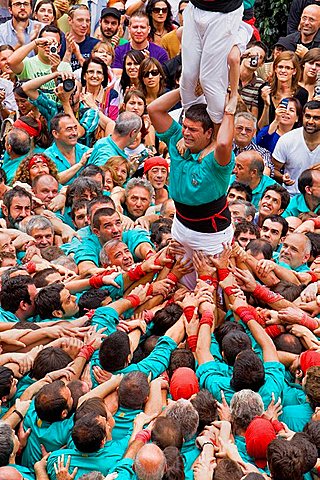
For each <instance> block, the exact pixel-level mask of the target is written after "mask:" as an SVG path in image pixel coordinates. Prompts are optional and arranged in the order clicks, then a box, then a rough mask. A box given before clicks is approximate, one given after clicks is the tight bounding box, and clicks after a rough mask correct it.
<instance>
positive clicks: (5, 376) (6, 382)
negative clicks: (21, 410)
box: [0, 366, 14, 399]
mask: <svg viewBox="0 0 320 480" xmlns="http://www.w3.org/2000/svg"><path fill="white" fill-rule="evenodd" d="M13 377H14V375H13V371H12V370H11V368H8V367H2V366H1V367H0V399H1V398H2V397H6V396H7V395H9V393H10V389H11V385H12V380H13Z"/></svg>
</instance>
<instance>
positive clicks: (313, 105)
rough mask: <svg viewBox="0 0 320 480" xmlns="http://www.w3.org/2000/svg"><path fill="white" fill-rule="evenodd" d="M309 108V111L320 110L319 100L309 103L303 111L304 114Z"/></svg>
mask: <svg viewBox="0 0 320 480" xmlns="http://www.w3.org/2000/svg"><path fill="white" fill-rule="evenodd" d="M307 108H309V110H319V109H320V101H319V100H310V102H307V103H306V104H305V105H304V107H303V110H302V113H303V114H304V113H305V111H306V109H307Z"/></svg>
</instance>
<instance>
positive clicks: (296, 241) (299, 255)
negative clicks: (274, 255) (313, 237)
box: [279, 233, 311, 272]
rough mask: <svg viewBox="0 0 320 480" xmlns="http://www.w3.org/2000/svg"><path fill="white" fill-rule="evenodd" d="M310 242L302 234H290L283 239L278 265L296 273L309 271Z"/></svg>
mask: <svg viewBox="0 0 320 480" xmlns="http://www.w3.org/2000/svg"><path fill="white" fill-rule="evenodd" d="M310 253H311V241H310V240H309V238H308V237H306V235H304V234H303V233H291V234H290V235H287V237H286V238H285V240H284V242H283V244H282V247H281V250H280V255H279V264H280V265H283V266H287V268H290V269H291V270H294V271H296V272H305V271H308V270H309V267H308V265H307V261H308V260H309V258H310Z"/></svg>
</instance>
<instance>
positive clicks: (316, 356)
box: [300, 350, 320, 375]
mask: <svg viewBox="0 0 320 480" xmlns="http://www.w3.org/2000/svg"><path fill="white" fill-rule="evenodd" d="M319 366H320V353H319V352H313V351H311V350H308V351H306V352H303V353H301V355H300V368H301V370H302V371H303V375H305V374H306V373H307V370H308V368H310V367H319Z"/></svg>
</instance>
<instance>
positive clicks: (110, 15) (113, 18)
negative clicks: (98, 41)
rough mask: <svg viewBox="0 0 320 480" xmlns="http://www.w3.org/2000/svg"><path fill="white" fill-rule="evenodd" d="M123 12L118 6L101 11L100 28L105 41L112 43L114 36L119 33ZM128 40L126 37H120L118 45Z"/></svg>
mask: <svg viewBox="0 0 320 480" xmlns="http://www.w3.org/2000/svg"><path fill="white" fill-rule="evenodd" d="M120 20H121V12H120V11H119V10H118V9H117V8H104V9H103V10H102V12H101V19H100V30H101V37H102V41H103V42H108V43H112V37H114V36H115V35H117V34H118V30H119V27H120ZM127 42H128V41H127V40H125V39H124V38H120V39H119V44H118V45H123V44H124V43H127Z"/></svg>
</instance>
